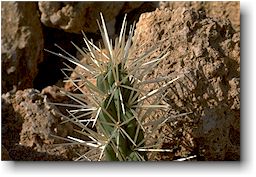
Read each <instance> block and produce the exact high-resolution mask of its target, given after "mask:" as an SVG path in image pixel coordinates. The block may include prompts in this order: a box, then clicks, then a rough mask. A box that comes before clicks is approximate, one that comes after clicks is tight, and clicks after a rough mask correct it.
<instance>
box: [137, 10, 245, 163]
mask: <svg viewBox="0 0 256 177" xmlns="http://www.w3.org/2000/svg"><path fill="white" fill-rule="evenodd" d="M232 26H233V25H232V24H231V23H230V21H228V20H225V19H222V18H209V17H207V16H206V14H205V13H204V11H197V10H193V9H192V8H177V9H170V8H166V9H162V10H159V9H157V10H156V11H154V12H150V13H144V14H142V15H141V17H140V20H139V22H138V23H137V25H136V30H135V35H136V34H137V35H138V38H137V40H136V41H134V43H135V45H136V46H137V48H138V51H137V53H135V54H134V56H135V57H136V56H138V55H140V54H142V53H144V52H145V51H147V50H149V49H151V48H152V47H153V46H156V45H158V50H157V51H156V52H155V53H154V54H153V55H152V56H151V57H150V58H148V60H150V59H152V57H155V56H157V55H159V53H160V52H161V51H163V50H164V49H166V48H167V47H168V46H169V50H168V51H169V52H170V55H169V56H168V57H167V58H166V59H165V60H163V61H162V62H161V63H159V65H158V66H157V67H156V69H155V70H154V71H153V72H152V73H151V74H149V76H148V78H151V77H152V78H157V77H161V76H166V75H170V76H172V75H174V76H175V75H179V74H181V73H186V74H185V76H184V77H182V78H180V79H179V80H178V81H176V82H175V83H174V84H173V85H171V86H170V88H168V90H167V92H168V93H167V96H166V98H165V101H166V102H167V103H169V104H170V111H169V112H170V113H169V116H171V115H173V114H180V113H189V112H192V113H191V114H188V115H187V116H182V117H180V118H178V119H172V121H171V122H170V123H169V125H168V126H167V127H166V128H165V134H166V135H167V136H168V137H169V139H168V138H166V140H165V143H164V144H163V146H165V147H166V146H167V147H168V148H172V149H173V150H174V152H175V157H170V158H169V159H168V158H167V159H168V160H173V158H174V159H175V158H178V156H181V157H182V156H183V157H184V155H189V154H197V157H198V160H239V159H240V86H239V84H240V34H239V32H236V30H234V28H233V27H232ZM238 31H240V30H238ZM149 89H152V87H151V88H149ZM171 113H172V114H171ZM154 117H155V118H157V117H159V115H154ZM170 156H171V155H170ZM160 159H161V158H160ZM162 160H164V159H163V158H162Z"/></svg>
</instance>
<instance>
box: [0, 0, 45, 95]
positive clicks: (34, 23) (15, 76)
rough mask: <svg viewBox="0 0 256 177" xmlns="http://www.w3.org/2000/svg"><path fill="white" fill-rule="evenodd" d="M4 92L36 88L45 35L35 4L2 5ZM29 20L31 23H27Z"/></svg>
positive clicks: (11, 3)
mask: <svg viewBox="0 0 256 177" xmlns="http://www.w3.org/2000/svg"><path fill="white" fill-rule="evenodd" d="M1 4H2V6H1V11H2V16H1V20H2V25H1V30H2V33H1V39H2V46H1V52H2V53H1V57H2V59H1V62H2V92H4V93H5V92H7V91H10V90H12V89H15V88H16V89H24V88H28V87H32V86H33V79H34V78H35V76H36V74H37V64H38V63H39V62H41V61H42V60H43V53H42V50H43V35H42V29H41V23H40V17H39V14H38V11H37V4H36V3H35V2H26V3H25V2H2V3H1ZM28 19H29V20H28Z"/></svg>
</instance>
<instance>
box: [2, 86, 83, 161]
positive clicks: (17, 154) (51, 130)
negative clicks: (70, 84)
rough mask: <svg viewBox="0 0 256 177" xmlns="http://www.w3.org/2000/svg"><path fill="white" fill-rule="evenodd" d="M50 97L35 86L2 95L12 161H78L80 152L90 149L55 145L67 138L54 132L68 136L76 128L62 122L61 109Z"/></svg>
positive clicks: (5, 134) (4, 138) (5, 139)
mask: <svg viewBox="0 0 256 177" xmlns="http://www.w3.org/2000/svg"><path fill="white" fill-rule="evenodd" d="M48 90H52V89H48ZM53 90H54V89H53ZM55 91H56V90H55ZM49 92H50V91H45V94H47V93H48V95H49ZM55 95H58V94H56V93H55ZM46 97H47V96H46V95H43V94H41V93H40V92H39V91H37V90H35V89H26V90H24V91H20V90H19V91H17V92H16V94H11V93H9V92H7V93H6V94H3V95H2V107H3V108H2V111H3V114H2V123H3V126H2V144H3V145H4V147H5V148H6V149H7V151H8V152H9V156H10V158H11V159H12V160H74V158H76V157H77V155H76V154H75V153H76V152H79V153H82V152H85V151H86V150H87V149H86V148H85V147H83V146H80V145H72V146H64V145H59V146H54V145H53V144H56V143H63V141H62V140H60V139H58V138H57V139H56V138H54V137H53V136H52V135H57V136H61V137H66V136H67V135H69V132H70V131H72V128H73V127H72V126H71V125H70V124H60V121H61V119H60V115H59V114H58V113H57V112H56V111H57V109H56V108H55V109H53V107H52V105H49V104H48V102H49V100H48V101H47V98H46ZM56 98H57V97H56ZM59 99H60V97H59Z"/></svg>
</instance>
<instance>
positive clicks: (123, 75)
mask: <svg viewBox="0 0 256 177" xmlns="http://www.w3.org/2000/svg"><path fill="white" fill-rule="evenodd" d="M100 16H101V24H100V23H99V21H97V22H98V25H99V28H100V32H101V34H102V38H103V42H104V46H105V49H106V50H107V52H105V53H104V52H103V50H102V49H101V47H100V46H99V47H97V46H96V45H94V44H93V43H92V42H91V41H90V40H88V39H87V37H86V36H85V34H84V33H83V35H84V41H85V44H86V46H87V49H81V48H79V47H78V46H76V45H75V44H74V43H72V44H73V45H74V47H76V48H77V50H78V51H79V52H80V53H81V54H82V55H83V57H86V58H87V60H88V61H89V63H90V64H82V63H80V61H79V60H78V59H77V58H76V57H74V56H72V55H71V54H69V53H68V52H66V51H65V50H64V49H62V48H60V47H59V46H58V45H56V46H57V47H58V48H59V49H60V50H62V52H64V54H61V53H55V52H52V51H48V50H47V51H48V52H50V53H53V54H55V55H57V56H60V57H62V58H65V59H67V60H68V61H69V62H71V63H73V64H76V65H77V66H79V67H81V68H83V69H84V71H85V72H86V73H87V74H89V75H91V77H93V78H95V79H96V84H94V83H93V82H90V81H89V80H88V79H87V78H86V77H85V76H84V75H83V74H82V73H77V75H78V76H79V78H80V79H79V81H82V82H83V85H84V86H86V88H87V92H85V91H84V90H83V89H82V88H81V86H79V85H78V84H77V80H72V79H71V78H69V77H68V75H67V74H66V73H65V69H64V70H63V73H64V74H65V76H66V77H67V78H68V80H69V81H70V82H72V83H73V85H74V86H75V87H76V89H77V90H79V91H80V92H81V94H74V93H69V92H66V91H64V90H63V93H65V94H66V95H67V96H69V97H70V98H72V99H73V100H75V101H76V102H77V103H78V104H75V105H62V104H59V105H61V106H68V107H70V108H72V107H74V108H76V109H73V110H71V109H70V110H68V113H69V115H68V116H66V115H62V116H63V117H65V118H66V119H67V121H70V122H73V123H74V124H75V125H77V126H78V127H80V129H79V130H75V131H76V132H79V133H81V134H84V135H86V136H88V137H89V138H90V139H91V141H82V143H83V144H85V145H87V146H89V147H92V148H96V149H98V150H100V154H99V156H98V160H102V159H103V157H104V158H105V160H108V161H145V160H147V155H146V152H150V151H160V152H161V151H168V149H167V150H163V149H159V148H158V147H157V146H153V145H152V146H149V145H146V141H147V136H146V135H145V133H146V131H145V127H144V121H145V118H146V117H147V116H148V115H149V114H150V113H152V112H153V111H154V110H155V109H159V108H167V107H168V105H166V104H161V103H162V102H161V100H162V95H163V93H164V91H165V89H166V88H167V87H168V86H169V85H170V84H171V83H172V82H174V81H175V80H177V79H178V78H179V77H176V78H174V79H173V78H171V77H168V76H167V77H161V78H156V79H154V80H145V76H146V75H147V74H149V73H150V72H151V71H152V70H153V69H154V67H156V66H157V64H158V63H159V62H160V61H161V60H163V59H164V58H166V57H167V56H168V55H169V52H168V47H167V48H166V50H165V51H163V52H162V53H161V54H160V55H159V56H158V57H156V58H155V59H153V60H152V61H150V62H145V58H147V57H148V56H150V55H151V54H152V53H153V52H154V51H155V50H156V48H157V47H153V48H152V49H151V50H150V51H147V52H146V53H145V54H143V55H141V56H140V57H138V58H134V59H133V58H131V57H132V54H133V52H135V51H136V48H135V45H133V41H135V40H136V35H135V36H133V31H134V26H135V25H134V24H133V25H132V26H131V27H130V31H129V34H128V39H127V40H125V37H126V35H125V31H126V26H127V23H126V16H125V17H124V21H123V23H122V29H121V32H120V35H119V37H118V38H116V40H115V42H114V46H113V43H112V40H109V37H108V33H107V29H106V25H105V22H104V19H103V16H102V14H100ZM67 67H68V68H67V69H66V70H69V71H74V70H73V69H72V68H71V67H69V66H68V65H67ZM163 82H164V83H163ZM150 83H161V86H160V87H159V88H157V89H155V90H153V91H150V92H148V93H147V92H146V91H145V90H144V89H143V87H144V86H145V85H146V84H150ZM156 95H157V96H156ZM86 98H87V99H89V100H90V103H89V104H88V102H87V99H86ZM149 99H151V100H150V101H149ZM149 103H150V104H149ZM78 113H79V114H78ZM88 115H91V117H90V118H86V116H88ZM165 121H166V118H163V120H160V122H159V120H158V121H155V122H153V123H152V125H154V127H159V126H161V125H162V123H164V122H165ZM90 123H91V124H90ZM88 125H92V127H94V126H96V128H97V130H96V131H94V130H93V129H91V128H89V126H88ZM154 129H156V128H154ZM68 140H69V141H71V142H73V143H74V142H76V141H78V139H76V138H71V137H69V139H68ZM79 142H81V141H79ZM86 158H87V157H86ZM88 159H89V158H88Z"/></svg>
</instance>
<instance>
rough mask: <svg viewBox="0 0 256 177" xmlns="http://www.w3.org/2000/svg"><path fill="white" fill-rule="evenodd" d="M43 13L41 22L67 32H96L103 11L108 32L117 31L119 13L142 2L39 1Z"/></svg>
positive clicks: (128, 10)
mask: <svg viewBox="0 0 256 177" xmlns="http://www.w3.org/2000/svg"><path fill="white" fill-rule="evenodd" d="M38 4H39V9H40V11H41V13H42V15H41V22H42V23H43V24H44V25H46V26H49V27H54V28H60V29H63V30H65V31H66V32H72V33H80V32H81V30H83V31H84V32H91V33H96V32H97V31H98V25H97V23H96V19H100V17H99V13H100V12H102V13H103V15H104V19H105V21H106V25H107V27H108V30H109V31H108V32H109V34H110V35H113V34H114V33H115V23H116V17H117V15H118V14H119V13H120V12H122V13H128V12H130V11H131V10H133V9H135V8H137V7H139V6H140V5H141V4H142V2H39V3H38Z"/></svg>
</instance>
